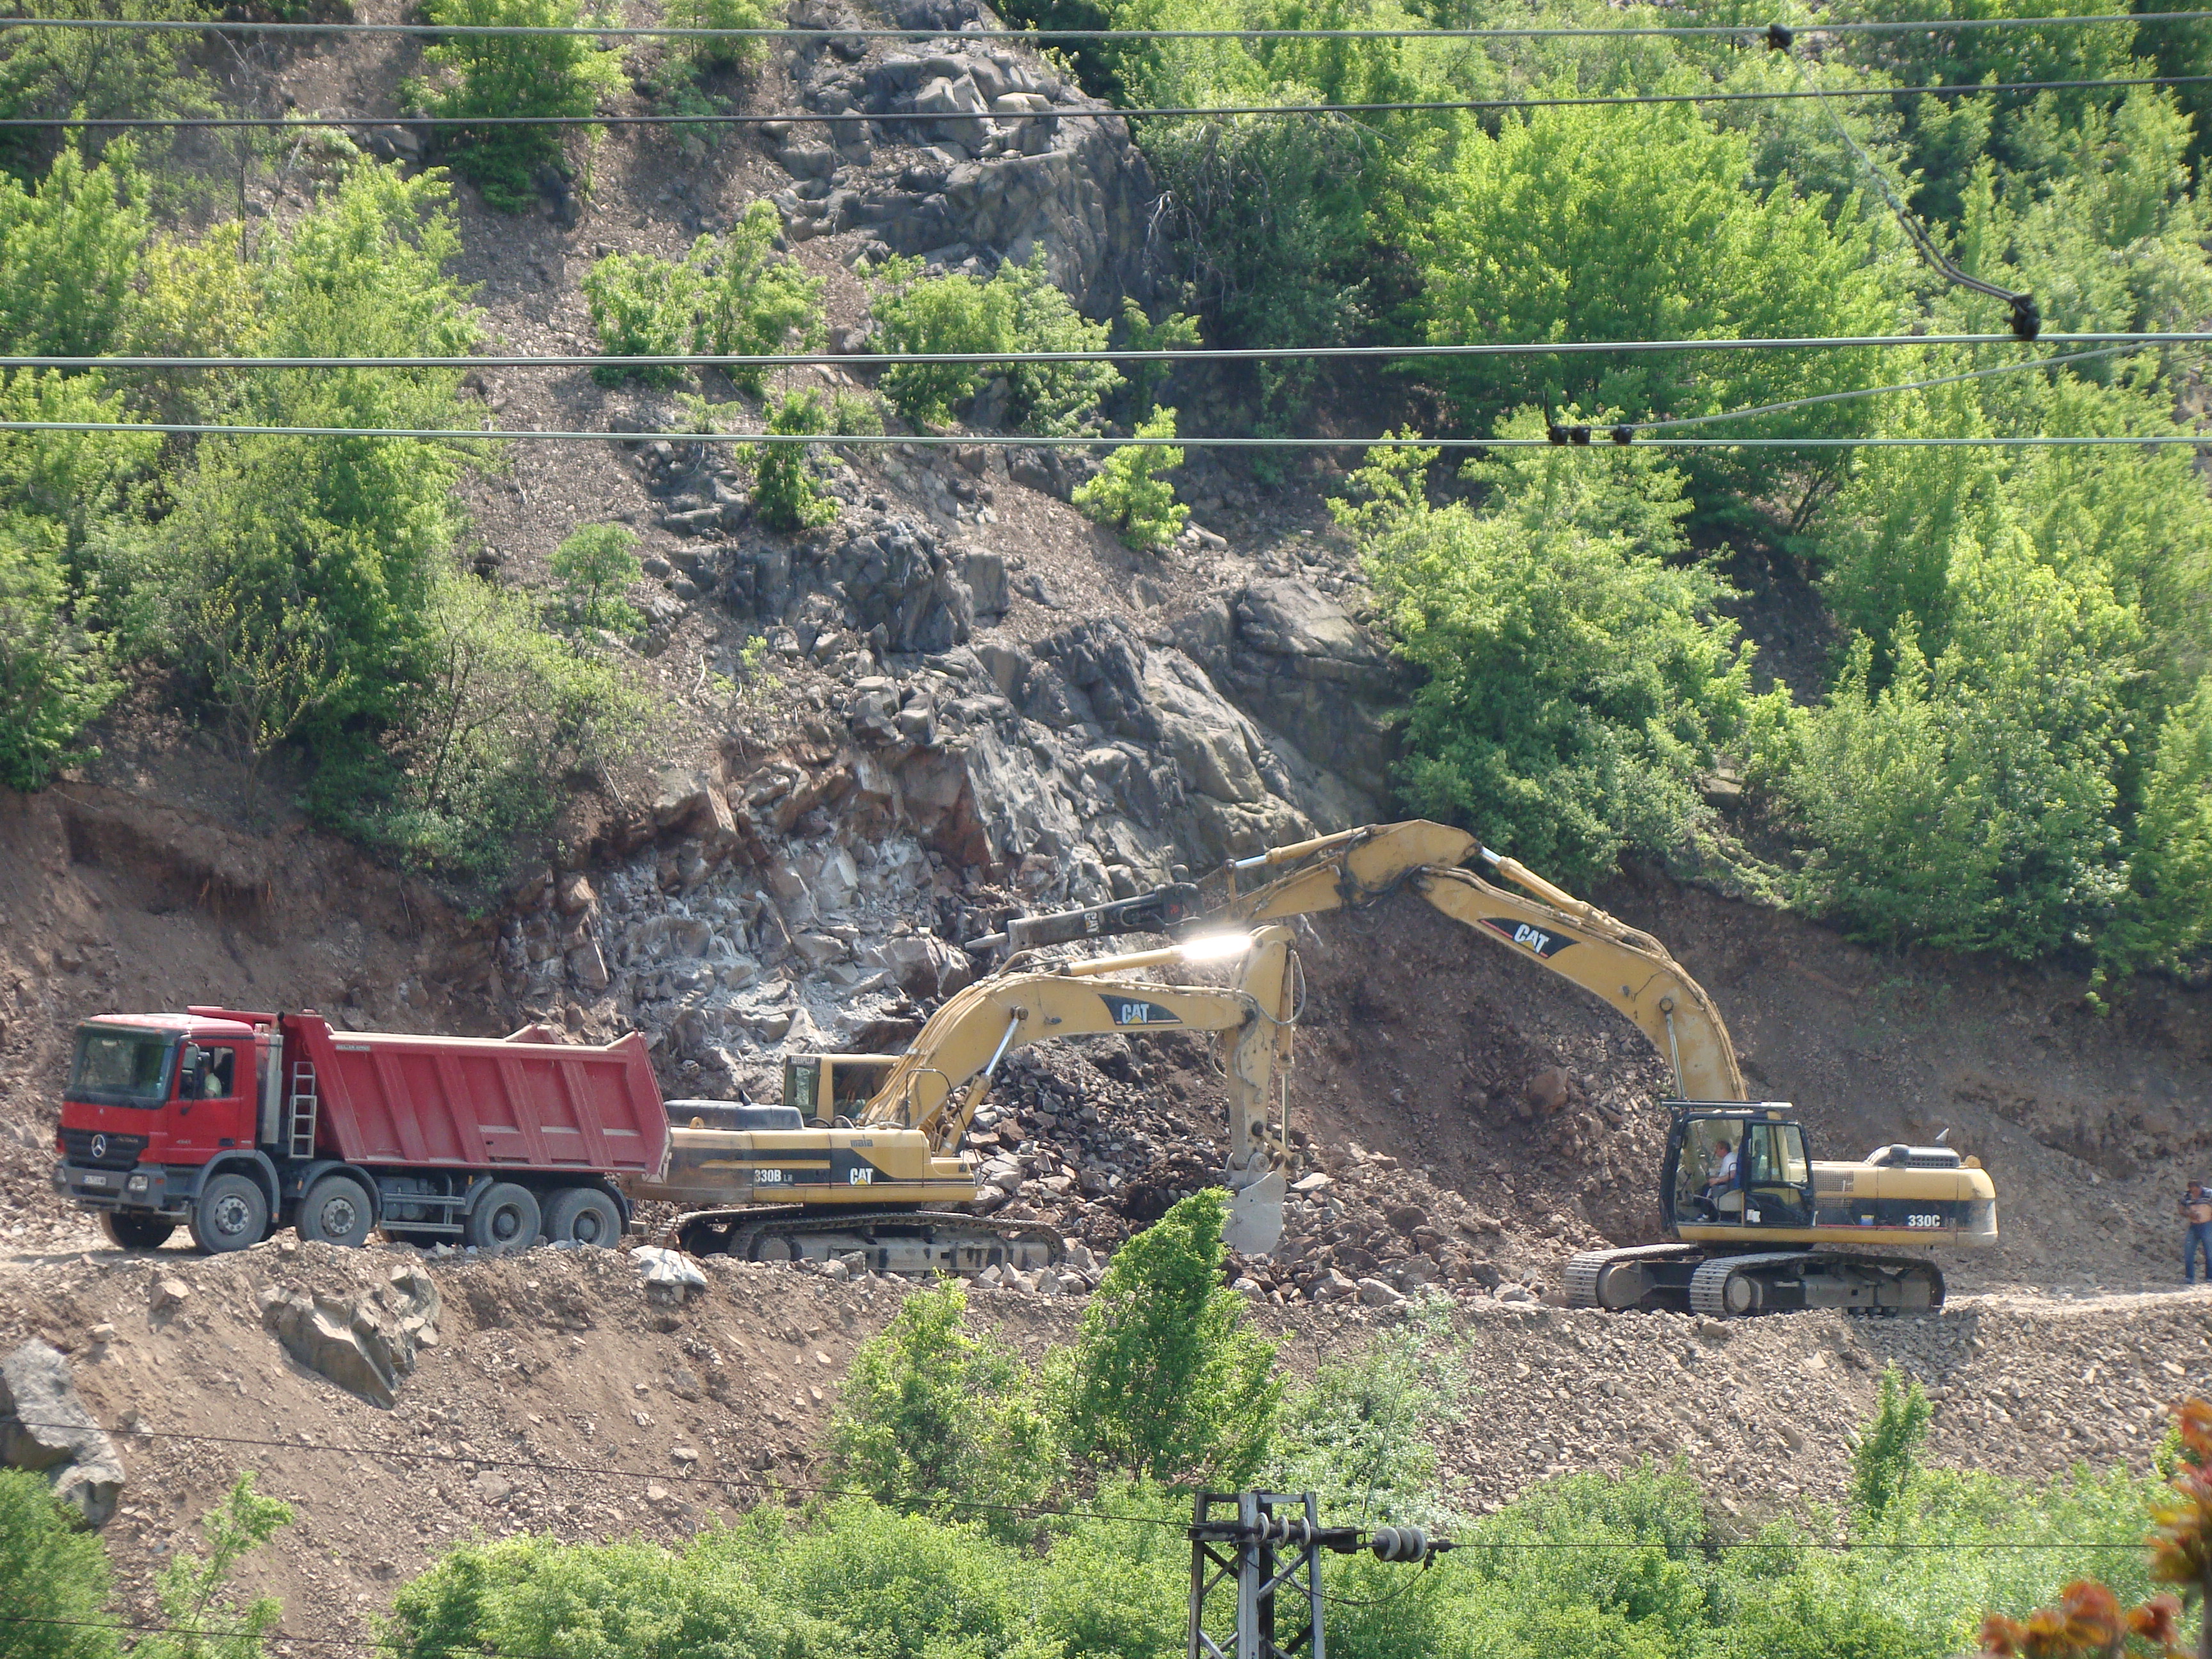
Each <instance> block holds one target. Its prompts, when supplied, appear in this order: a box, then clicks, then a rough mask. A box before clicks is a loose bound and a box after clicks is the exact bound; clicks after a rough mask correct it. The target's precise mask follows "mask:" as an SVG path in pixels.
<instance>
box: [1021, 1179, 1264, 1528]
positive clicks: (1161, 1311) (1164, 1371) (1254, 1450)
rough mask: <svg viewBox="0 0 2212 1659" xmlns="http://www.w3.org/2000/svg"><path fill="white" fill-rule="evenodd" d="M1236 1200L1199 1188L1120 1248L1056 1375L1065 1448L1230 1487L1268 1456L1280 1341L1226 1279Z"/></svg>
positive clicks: (1130, 1468) (1123, 1466)
mask: <svg viewBox="0 0 2212 1659" xmlns="http://www.w3.org/2000/svg"><path fill="white" fill-rule="evenodd" d="M1228 1215H1229V1197H1228V1194H1225V1193H1224V1192H1222V1191H1221V1190H1220V1189H1219V1188H1207V1189H1206V1190H1205V1191H1203V1192H1198V1193H1194V1194H1191V1195H1190V1196H1189V1197H1188V1198H1186V1199H1184V1200H1182V1202H1181V1203H1179V1204H1177V1205H1176V1206H1175V1207H1174V1208H1173V1209H1171V1210H1170V1211H1169V1212H1167V1214H1165V1215H1164V1216H1163V1217H1161V1218H1160V1219H1159V1220H1158V1222H1156V1223H1154V1224H1153V1225H1152V1226H1150V1227H1148V1228H1146V1230H1145V1231H1143V1232H1141V1233H1139V1234H1138V1235H1137V1236H1136V1237H1134V1238H1132V1239H1131V1240H1130V1241H1129V1242H1128V1243H1126V1244H1124V1245H1122V1246H1121V1249H1118V1250H1116V1251H1115V1253H1114V1259H1113V1261H1112V1263H1111V1264H1110V1265H1109V1267H1107V1269H1106V1275H1105V1277H1104V1278H1103V1279H1101V1280H1100V1281H1099V1285H1098V1290H1097V1293H1096V1294H1095V1295H1094V1296H1093V1297H1091V1304H1090V1305H1089V1306H1088V1307H1086V1308H1085V1310H1084V1311H1083V1325H1082V1329H1081V1332H1080V1334H1079V1335H1078V1336H1077V1338H1076V1340H1075V1342H1074V1344H1073V1346H1072V1347H1071V1348H1070V1349H1069V1350H1068V1351H1067V1352H1066V1355H1065V1360H1064V1364H1063V1367H1062V1370H1061V1371H1060V1376H1058V1378H1057V1381H1056V1391H1057V1394H1058V1397H1059V1407H1058V1416H1059V1420H1060V1423H1061V1425H1062V1432H1063V1434H1064V1435H1065V1436H1066V1442H1067V1444H1068V1448H1069V1449H1070V1450H1071V1451H1073V1453H1075V1455H1078V1456H1079V1457H1081V1458H1084V1459H1085V1460H1087V1461H1089V1462H1092V1463H1094V1464H1096V1465H1097V1466H1098V1467H1099V1468H1105V1469H1112V1470H1117V1471H1119V1472H1121V1474H1124V1475H1126V1476H1127V1477H1129V1478H1131V1479H1133V1480H1159V1481H1166V1482H1173V1483H1176V1484H1178V1485H1194V1484H1200V1483H1203V1484H1204V1485H1206V1486H1209V1487H1211V1488H1213V1489H1217V1490H1218V1489H1233V1488H1236V1487H1238V1486H1243V1485H1244V1484H1246V1483H1247V1482H1248V1481H1249V1480H1251V1478H1252V1476H1253V1474H1254V1473H1255V1471H1256V1470H1257V1469H1258V1468H1259V1466H1260V1462H1261V1460H1262V1459H1263V1458H1264V1457H1265V1456H1266V1455H1267V1446H1268V1443H1269V1440H1270V1438H1271V1437H1272V1436H1273V1431H1274V1420H1275V1412H1276V1407H1277V1405H1278V1403H1279V1401H1280V1400H1281V1398H1282V1383H1280V1382H1279V1380H1277V1379H1276V1378H1275V1377H1274V1376H1273V1375H1271V1368H1272V1366H1273V1360H1274V1357H1275V1350H1274V1346H1273V1344H1272V1343H1270V1342H1268V1341H1267V1339H1266V1338H1264V1337H1262V1336H1261V1335H1260V1334H1258V1333H1257V1332H1255V1331H1253V1330H1252V1329H1250V1328H1249V1327H1248V1326H1246V1324H1245V1323H1244V1310H1243V1303H1242V1301H1241V1300H1240V1299H1239V1298H1238V1297H1237V1292H1236V1291H1232V1290H1231V1289H1230V1288H1229V1287H1228V1286H1227V1285H1225V1284H1223V1283H1222V1282H1221V1264H1222V1260H1223V1255H1222V1243H1221V1230H1222V1226H1223V1225H1224V1224H1225V1222H1226V1220H1227V1219H1228Z"/></svg>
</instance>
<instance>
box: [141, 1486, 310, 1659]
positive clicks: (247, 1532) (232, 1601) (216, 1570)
mask: <svg viewBox="0 0 2212 1659" xmlns="http://www.w3.org/2000/svg"><path fill="white" fill-rule="evenodd" d="M253 1482H254V1476H253V1473H252V1470H248V1471H247V1472H246V1474H241V1475H240V1476H239V1478H238V1483H237V1485H235V1486H233V1487H232V1488H231V1489H230V1492H229V1493H228V1495H227V1496H226V1497H225V1498H223V1500H222V1503H221V1504H219V1505H217V1506H216V1508H215V1509H213V1510H210V1511H209V1512H208V1514H207V1515H206V1516H204V1518H203V1519H202V1521H201V1525H202V1527H203V1528H204V1529H205V1531H206V1533H207V1536H208V1553H206V1555H204V1556H198V1555H193V1554H191V1553H188V1552H184V1551H179V1553H178V1554H177V1555H176V1557H175V1559H173V1560H172V1561H171V1562H170V1563H169V1564H168V1565H167V1566H165V1567H163V1568H162V1569H161V1571H160V1573H159V1574H157V1575H156V1576H155V1581H154V1595H155V1602H156V1604H157V1605H158V1606H159V1607H160V1608H161V1623H162V1624H163V1625H164V1626H167V1628H166V1629H163V1630H160V1631H155V1632H152V1633H150V1634H149V1635H148V1636H147V1637H146V1638H144V1639H143V1640H142V1641H141V1642H140V1643H139V1644H137V1646H136V1647H134V1648H132V1649H131V1656H132V1659H262V1655H263V1653H264V1651H265V1650H266V1644H267V1641H268V1638H269V1633H270V1632H271V1631H273V1630H275V1629H276V1623H277V1620H280V1619H281V1618H283V1613H284V1608H283V1604H282V1603H281V1602H279V1601H277V1600H276V1598H275V1597H274V1596H270V1595H256V1596H253V1597H251V1598H250V1599H247V1600H245V1601H240V1598H239V1596H238V1595H237V1594H236V1592H235V1590H234V1589H233V1587H232V1584H231V1578H232V1577H233V1575H234V1574H235V1573H236V1571H238V1565H239V1563H240V1561H242V1560H244V1559H246V1557H247V1556H248V1555H250V1554H252V1553H253V1552H254V1551H255V1550H258V1549H259V1548H260V1547H262V1546H263V1545H264V1544H265V1543H267V1542H268V1541H270V1539H271V1538H273V1537H275V1536H276V1533H277V1530H278V1529H279V1528H283V1527H287V1526H289V1525H290V1524H291V1522H292V1506H291V1505H290V1504H287V1503H284V1502H283V1501H282V1500H281V1499H278V1498H264V1497H263V1496H262V1495H261V1494H260V1493H259V1492H256V1491H254V1489H253Z"/></svg>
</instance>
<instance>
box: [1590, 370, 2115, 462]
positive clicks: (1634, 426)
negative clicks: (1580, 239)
mask: <svg viewBox="0 0 2212 1659" xmlns="http://www.w3.org/2000/svg"><path fill="white" fill-rule="evenodd" d="M2128 349H2130V348H2128V347H2126V346H2106V347H2103V348H2101V349H2099V350H2096V351H2075V352H2069V353H2067V354H2066V355H2065V356H2059V357H2023V358H2021V360H2020V362H2016V363H1998V364H1996V365H1994V366H1992V367H1990V368H1970V369H1966V370H1965V371H1964V372H1962V373H1960V374H1939V375H1937V376H1936V377H1935V378H1934V379H1933V380H1900V381H1899V382H1898V383H1897V384H1896V385H1894V386H1858V387H1856V388H1854V389H1853V390H1851V391H1849V392H1821V393H1820V395H1819V396H1817V397H1813V398H1790V400H1789V401H1788V402H1787V403H1780V404H1757V405H1755V406H1753V408H1750V409H1730V410H1723V411H1722V412H1721V413H1719V414H1717V415H1680V416H1674V417H1673V418H1671V419H1668V420H1663V421H1626V422H1621V423H1620V425H1617V426H1613V427H1610V428H1607V431H1608V432H1609V433H1610V434H1611V435H1612V437H1613V441H1614V442H1615V443H1621V442H1624V441H1626V440H1624V439H1623V438H1622V437H1621V436H1620V434H1621V433H1623V432H1628V433H1632V434H1637V435H1640V434H1643V433H1646V432H1662V431H1666V430H1668V428H1674V427H1681V426H1706V425H1710V424H1711V422H1715V421H1747V420H1750V419H1751V418H1752V417H1753V416H1759V415H1781V414H1784V413H1786V412H1788V411H1789V410H1793V409H1810V408H1812V407H1813V406H1814V404H1839V403H1844V402H1846V401H1848V400H1850V399H1851V398H1885V397H1887V396H1889V395H1890V394H1891V393H1893V392H1925V391H1927V390H1928V389H1929V388H1930V387H1933V386H1956V385H1958V384H1959V383H1960V381H1961V380H1987V379H1988V378H1989V377H1990V376H1991V375H1993V374H2021V373H2023V372H2025V371H2026V370H2028V369H2032V368H2057V367H2059V366H2060V365H2061V364H2063V363H2083V362H2090V361H2092V360H2093V359H2095V358H2100V357H2116V356H2119V355H2120V354H2121V353H2122V352H2124V351H2126V350H2128Z"/></svg>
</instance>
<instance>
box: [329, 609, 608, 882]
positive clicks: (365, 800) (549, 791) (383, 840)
mask: <svg viewBox="0 0 2212 1659" xmlns="http://www.w3.org/2000/svg"><path fill="white" fill-rule="evenodd" d="M425 622H426V623H427V631H426V635H425V637H424V638H423V639H422V641H421V642H420V644H419V646H418V647H417V649H416V653H415V656H414V661H415V663H416V670H415V672H416V679H415V681H414V682H413V684H412V685H411V686H410V690H409V695H408V696H407V697H406V699H405V701H404V702H403V703H402V705H401V706H400V708H398V711H397V717H396V718H395V720H393V722H392V725H391V726H388V727H387V728H386V731H385V732H384V735H383V737H382V738H381V740H380V742H379V743H378V744H376V745H375V746H374V747H373V748H369V749H366V750H362V749H358V748H356V749H355V750H351V751H347V752H342V753H340V754H339V755H338V756H337V757H333V758H332V759H331V760H330V761H328V762H326V763H325V765H324V767H323V769H321V770H320V771H319V773H318V775H317V776H316V778H315V780H314V781H313V785H312V787H311V790H310V794H309V802H310V805H312V806H313V808H314V809H315V810H316V811H317V812H318V813H319V815H320V816H321V817H324V818H325V821H326V822H329V823H332V824H334V825H335V826H336V827H337V828H339V829H343V830H344V831H346V832H347V833H348V834H349V835H352V836H355V837H356V839H358V840H361V841H362V842H366V843H367V844H368V845H369V846H372V847H374V848H379V849H380V850H382V851H385V852H386V853H388V854H390V855H392V857H393V858H395V859H397V860H399V861H401V862H403V863H404V864H407V865H409V866H412V867H415V868H418V869H422V870H426V871H429V872H436V873H441V874H446V875H451V876H459V877H463V878H472V879H476V880H479V881H485V882H489V881H495V880H496V879H497V878H499V877H500V876H501V874H502V873H503V872H505V869H506V867H507V865H508V863H509V862H510V861H511V860H513V856H514V853H515V849H516V848H517V846H518V845H519V844H520V845H528V844H531V843H532V842H536V841H537V840H538V838H540V837H542V836H544V834H545V833H546V832H547V831H548V830H549V829H550V827H551V825H552V823H553V820H554V818H555V817H556V815H557V814H558V813H559V811H560V809H561V806H562V803H563V801H564V799H565V798H566V792H567V791H568V789H569V788H571V787H574V786H576V785H577V784H579V783H584V782H591V781H598V780H599V779H601V778H603V777H604V776H605V774H606V773H607V772H608V770H609V769H611V768H613V767H615V766H617V765H620V764H623V763H627V762H629V760H631V759H633V758H634V757H635V756H636V755H637V754H638V752H639V750H640V748H641V744H642V742H643V739H644V735H645V732H646V730H647V726H648V723H649V716H650V708H649V705H648V704H647V702H646V699H645V697H644V696H643V695H642V693H641V690H640V689H639V688H638V686H637V685H636V684H635V682H634V681H633V679H632V678H631V677H630V676H629V673H627V672H626V671H624V670H623V667H622V665H620V663H619V662H618V661H617V660H616V659H613V658H611V657H610V656H609V655H608V654H607V653H604V652H602V651H600V650H599V649H598V648H597V647H595V646H594V645H592V642H591V641H589V640H588V639H577V640H568V639H563V638H562V636H561V635H559V634H557V633H555V632H553V631H552V630H550V629H548V628H547V627H546V625H545V622H546V619H545V618H544V617H543V616H542V615H541V614H540V613H539V611H538V607H537V606H536V605H534V604H532V602H531V600H530V599H528V598H527V597H526V596H525V595H523V594H520V593H517V592H512V591H510V590H507V589H503V588H500V587H496V586H493V585H492V584H490V583H489V582H484V581H479V580H476V579H475V578H473V577H469V576H463V575H459V574H453V573H452V572H450V571H448V572H445V573H442V574H441V575H440V576H439V578H438V580H437V582H436V583H435V586H434V587H433V589H432V591H431V593H430V596H429V600H428V606H427V609H426V612H425Z"/></svg>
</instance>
